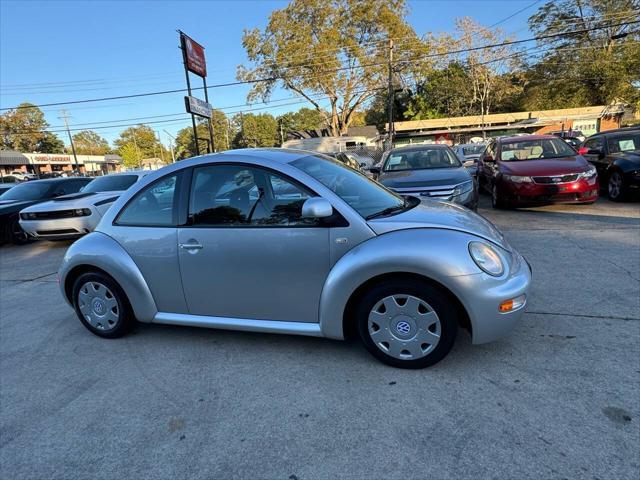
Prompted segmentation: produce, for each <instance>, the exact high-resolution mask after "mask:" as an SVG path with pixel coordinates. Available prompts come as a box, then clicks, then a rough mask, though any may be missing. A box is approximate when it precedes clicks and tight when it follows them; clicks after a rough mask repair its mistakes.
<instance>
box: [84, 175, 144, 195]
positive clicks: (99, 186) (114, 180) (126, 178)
mask: <svg viewBox="0 0 640 480" xmlns="http://www.w3.org/2000/svg"><path fill="white" fill-rule="evenodd" d="M137 180H138V176H137V175H107V176H105V177H98V178H96V179H95V180H93V181H92V182H90V183H89V184H88V185H87V186H86V187H84V188H83V189H82V192H83V193H86V192H89V193H95V192H111V191H116V190H126V189H127V188H129V187H130V186H131V185H133V184H134V183H136V181H137Z"/></svg>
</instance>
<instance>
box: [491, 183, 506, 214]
mask: <svg viewBox="0 0 640 480" xmlns="http://www.w3.org/2000/svg"><path fill="white" fill-rule="evenodd" d="M491 206H492V207H493V208H496V209H502V208H507V203H506V202H505V201H504V200H503V199H501V198H500V195H499V192H498V185H496V183H494V184H493V186H492V187H491Z"/></svg>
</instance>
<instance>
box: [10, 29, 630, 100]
mask: <svg viewBox="0 0 640 480" xmlns="http://www.w3.org/2000/svg"><path fill="white" fill-rule="evenodd" d="M637 23H640V20H635V21H630V22H624V23H619V24H615V25H603V26H599V27H592V28H589V29H581V30H575V31H572V32H560V33H554V34H548V35H539V36H536V37H531V38H526V39H521V40H511V41H506V42H501V43H496V44H490V45H480V46H477V47H471V48H463V49H458V50H452V51H448V52H436V53H432V54H427V55H424V56H423V59H424V58H434V57H442V56H447V55H455V54H458V53H466V52H472V51H478V50H484V49H489V48H497V47H502V46H507V45H518V44H521V43H526V42H531V41H540V40H545V39H551V38H558V37H566V36H571V35H578V34H581V33H586V32H590V31H592V30H602V29H605V28H613V27H619V26H627V25H633V24H637ZM416 61H417V60H404V61H403V60H400V61H398V62H395V64H398V63H415V62H416ZM381 65H386V62H385V63H372V64H364V65H359V66H358V67H357V68H366V67H374V66H381ZM351 68H352V67H341V68H336V69H329V70H326V71H324V72H319V73H332V72H339V71H344V70H349V69H351ZM283 78H284V77H282V76H272V77H267V78H256V79H249V80H238V81H234V82H227V83H219V84H214V85H209V86H208V87H207V88H223V87H231V86H237V85H247V84H253V83H259V82H271V81H275V80H281V79H283ZM203 88H204V87H198V88H194V89H192V90H202V89H203ZM186 91H187V89H184V88H180V89H172V90H161V91H155V92H144V93H135V94H130V95H117V96H113V97H101V98H89V99H84V100H71V101H65V102H53V103H43V104H39V105H32V106H20V105H18V106H16V107H4V108H0V111H5V110H15V109H20V108H33V107H38V108H40V107H52V106H60V105H77V104H82V103H91V102H103V101H111V100H122V99H128V98H139V97H149V96H155V95H167V94H171V93H183V92H186Z"/></svg>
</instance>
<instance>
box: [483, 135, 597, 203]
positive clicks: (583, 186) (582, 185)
mask: <svg viewBox="0 0 640 480" xmlns="http://www.w3.org/2000/svg"><path fill="white" fill-rule="evenodd" d="M478 175H479V182H480V186H481V188H484V189H486V190H488V191H489V192H490V193H491V196H492V204H493V207H494V208H504V207H512V206H525V205H544V204H550V203H593V202H595V201H596V200H597V199H598V190H599V188H598V175H597V172H596V169H595V168H594V167H593V166H592V165H591V164H590V163H589V162H587V160H585V159H584V158H583V157H582V156H581V155H578V153H577V152H576V151H575V150H574V149H573V148H571V146H569V145H568V144H567V143H566V142H565V141H564V140H562V139H560V138H558V137H555V136H552V135H523V136H515V137H502V138H496V139H493V140H491V142H490V143H489V145H488V146H487V148H486V150H485V151H484V153H483V154H482V156H481V157H480V160H479V163H478Z"/></svg>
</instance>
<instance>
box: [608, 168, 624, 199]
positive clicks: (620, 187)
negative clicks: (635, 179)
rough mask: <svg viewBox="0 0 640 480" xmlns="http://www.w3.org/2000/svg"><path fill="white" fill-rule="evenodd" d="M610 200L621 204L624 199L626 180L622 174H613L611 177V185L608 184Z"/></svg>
mask: <svg viewBox="0 0 640 480" xmlns="http://www.w3.org/2000/svg"><path fill="white" fill-rule="evenodd" d="M607 191H608V193H609V198H610V199H611V200H613V201H614V202H620V201H622V200H623V199H624V179H623V178H622V175H621V174H620V172H611V175H609V183H608V184H607Z"/></svg>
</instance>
